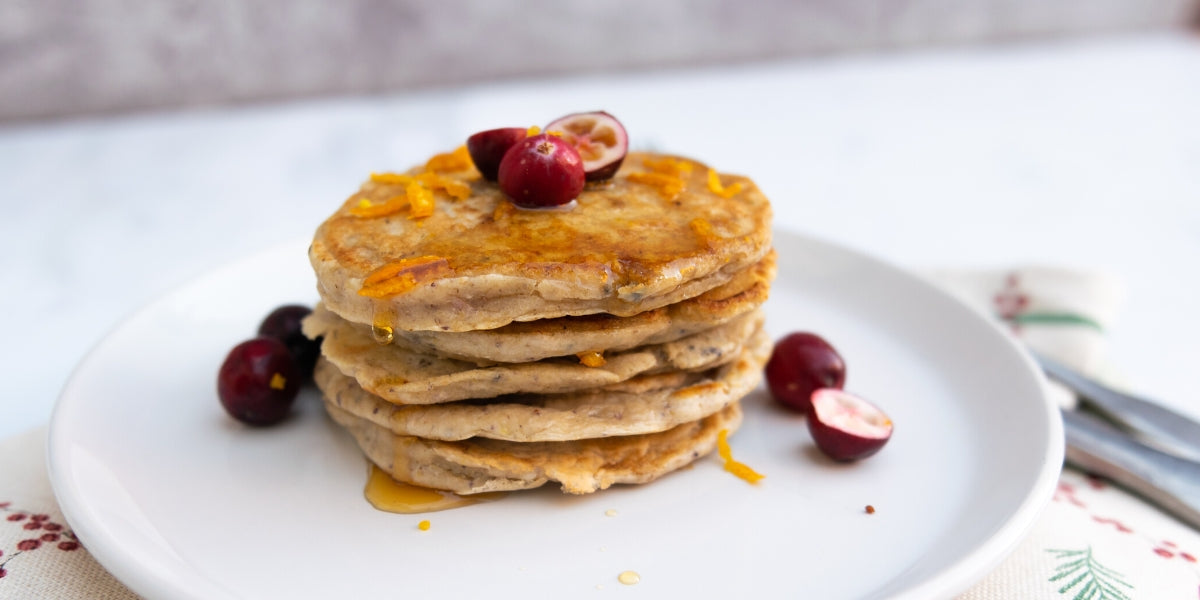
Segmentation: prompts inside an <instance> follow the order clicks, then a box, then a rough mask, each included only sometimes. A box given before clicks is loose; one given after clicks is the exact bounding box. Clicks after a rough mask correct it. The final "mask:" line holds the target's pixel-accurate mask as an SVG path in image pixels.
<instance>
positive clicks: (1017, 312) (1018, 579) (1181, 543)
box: [931, 268, 1200, 600]
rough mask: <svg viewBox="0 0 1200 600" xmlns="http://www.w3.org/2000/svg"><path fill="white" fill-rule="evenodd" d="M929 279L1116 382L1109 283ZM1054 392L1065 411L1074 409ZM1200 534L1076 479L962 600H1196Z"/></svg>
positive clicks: (1020, 275) (1073, 276)
mask: <svg viewBox="0 0 1200 600" xmlns="http://www.w3.org/2000/svg"><path fill="white" fill-rule="evenodd" d="M931 277H932V278H933V279H934V280H935V281H937V282H939V283H941V284H942V285H943V286H945V287H946V288H947V289H949V290H951V291H952V292H953V293H955V294H956V295H958V296H959V297H961V298H962V299H964V300H966V301H967V302H969V303H971V304H973V305H975V306H976V307H978V308H980V309H982V310H984V311H986V312H988V313H990V314H993V315H995V316H996V317H997V318H998V319H999V320H1000V321H1001V322H1003V323H1004V326H1006V327H1009V328H1011V330H1012V331H1013V333H1014V334H1016V336H1017V337H1018V338H1019V339H1020V340H1022V341H1023V342H1024V343H1025V344H1027V345H1028V346H1029V347H1030V348H1032V349H1034V350H1036V351H1038V352H1041V353H1043V354H1045V355H1047V356H1049V357H1051V358H1055V359H1057V360H1058V361H1059V362H1062V363H1064V364H1067V365H1070V366H1072V367H1074V368H1075V369H1077V370H1079V371H1082V372H1084V373H1088V374H1091V375H1093V376H1095V377H1098V378H1100V379H1107V380H1108V381H1110V382H1112V381H1115V380H1117V379H1119V378H1116V377H1113V375H1112V373H1111V370H1110V369H1108V368H1107V366H1106V365H1107V363H1106V361H1105V357H1104V353H1105V339H1104V331H1105V330H1106V329H1107V328H1109V327H1110V326H1111V325H1112V323H1113V321H1114V319H1115V317H1116V316H1117V312H1118V310H1119V308H1120V304H1121V301H1122V291H1121V287H1120V285H1119V284H1118V282H1117V281H1116V280H1115V279H1113V278H1112V277H1109V276H1106V275H1103V274H1099V273H1088V272H1082V271H1070V270H1063V269H1047V268H1027V269H1016V270H995V271H961V272H949V271H943V272H937V273H933V274H931ZM1054 387H1055V392H1054V393H1055V394H1056V399H1057V400H1059V401H1060V404H1061V405H1063V406H1064V407H1068V408H1069V407H1072V406H1073V405H1074V397H1073V396H1072V395H1071V393H1070V392H1068V391H1067V390H1066V389H1064V388H1061V387H1059V386H1054ZM1198 557H1200V534H1197V532H1196V531H1194V530H1192V529H1191V528H1189V527H1187V526H1186V525H1183V524H1181V523H1179V522H1178V521H1176V520H1174V519H1173V518H1171V517H1169V516H1166V515H1164V514H1163V513H1162V512H1160V511H1158V510H1157V509H1155V508H1154V507H1152V506H1150V505H1148V504H1146V503H1145V502H1143V501H1141V500H1139V499H1137V498H1135V497H1133V496H1131V495H1129V494H1128V493H1126V492H1124V491H1122V490H1120V489H1118V488H1115V487H1112V486H1110V485H1109V484H1107V483H1106V482H1104V481H1102V480H1100V479H1097V478H1094V477H1089V476H1088V475H1086V474H1083V473H1080V472H1078V471H1075V470H1072V469H1066V470H1065V471H1064V472H1063V474H1062V477H1061V478H1060V479H1059V484H1058V490H1057V491H1056V493H1055V495H1054V499H1053V501H1051V503H1050V505H1049V506H1047V507H1046V510H1045V512H1044V513H1043V514H1042V516H1041V518H1040V519H1039V520H1038V521H1037V523H1036V524H1035V525H1034V527H1033V529H1032V531H1031V532H1030V533H1029V535H1028V537H1026V538H1025V540H1024V541H1023V542H1022V543H1021V544H1020V545H1019V546H1018V547H1017V549H1016V550H1015V551H1014V552H1013V553H1012V554H1011V555H1010V556H1009V557H1008V558H1007V559H1006V560H1005V561H1004V562H1003V563H1002V564H1001V565H1000V566H999V567H998V568H996V569H995V570H994V571H993V572H992V573H990V574H989V575H988V576H987V577H986V578H985V579H984V580H983V581H981V582H979V583H978V584H977V585H975V586H974V587H972V588H971V589H970V590H969V591H967V592H966V593H964V594H963V595H961V596H960V597H959V600H999V599H1010V598H1022V599H1030V600H1038V599H1054V600H1061V599H1064V598H1068V599H1078V600H1084V599H1096V600H1099V599H1108V600H1112V599H1129V598H1196V597H1197V595H1198V593H1200V565H1198V564H1197V558H1198Z"/></svg>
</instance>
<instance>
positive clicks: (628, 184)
mask: <svg viewBox="0 0 1200 600" xmlns="http://www.w3.org/2000/svg"><path fill="white" fill-rule="evenodd" d="M664 158H666V159H669V160H668V161H666V162H667V163H668V164H669V165H676V166H677V165H688V169H690V173H689V172H684V173H679V174H678V175H676V176H675V178H676V179H675V180H676V181H678V182H680V183H682V189H674V190H673V189H670V186H660V185H654V184H653V183H652V182H651V183H647V182H646V179H647V178H644V177H642V178H640V179H641V181H639V177H638V176H636V175H635V176H634V177H633V178H631V177H630V175H631V174H635V173H651V172H652V168H653V167H654V165H655V164H656V163H655V162H654V161H662V159H664ZM657 164H659V165H661V164H662V162H659V163H657ZM659 171H660V172H658V173H654V175H652V176H651V177H650V178H649V179H651V180H657V181H667V180H669V179H670V177H668V176H667V175H663V173H662V172H661V171H662V169H661V166H660V168H659ZM676 171H677V172H678V169H676ZM420 172H422V169H421V168H418V169H414V170H413V171H411V172H410V173H412V174H416V173H420ZM708 173H709V169H708V167H706V166H704V165H702V164H700V163H698V162H695V161H691V160H687V159H677V158H674V157H664V156H660V155H653V154H645V153H630V155H629V156H628V157H626V160H625V163H624V165H623V166H622V169H621V171H620V172H618V173H617V175H616V176H615V177H614V178H613V179H612V180H610V181H608V182H604V183H600V184H590V185H589V186H588V188H587V189H585V190H584V192H583V193H581V194H580V196H579V198H578V199H577V200H576V201H575V203H573V204H570V205H567V206H565V207H561V208H557V209H542V210H523V209H519V208H517V207H515V206H514V205H513V204H512V203H510V202H509V201H508V200H507V199H506V197H505V196H504V194H503V192H501V191H500V189H499V186H497V185H496V184H495V183H491V182H487V181H485V180H483V178H482V177H481V176H480V175H479V173H478V172H477V171H476V170H475V169H474V168H473V167H470V166H467V167H466V168H463V169H461V170H457V171H446V170H443V171H441V172H440V175H441V176H442V177H445V178H448V179H451V180H454V181H456V182H460V183H463V184H466V185H468V186H469V187H470V196H469V197H467V198H466V199H462V200H458V199H454V198H452V197H451V196H450V195H449V194H448V193H446V191H445V190H443V189H435V190H434V191H433V195H434V207H433V212H432V214H431V215H430V216H428V217H425V218H415V219H414V218H410V213H409V212H408V211H407V210H406V211H402V212H399V213H395V214H391V215H388V216H382V217H360V216H355V215H354V214H352V212H351V209H353V208H354V207H356V206H360V205H362V204H363V201H364V200H366V201H367V202H369V203H371V204H374V205H379V204H382V203H384V202H386V201H387V200H388V199H391V198H395V197H396V196H402V195H403V194H404V193H405V187H404V186H403V185H389V184H385V183H379V182H375V181H369V182H367V183H365V184H364V185H363V186H362V187H361V188H360V190H359V191H358V192H357V193H355V194H354V195H353V196H351V197H350V198H349V199H348V200H347V201H346V202H345V203H344V204H343V205H342V207H341V208H340V209H339V210H338V211H337V212H336V213H335V214H334V215H333V216H331V217H330V218H329V219H328V220H326V221H325V223H323V224H322V225H321V226H320V228H319V229H318V230H317V232H316V235H315V237H314V240H313V244H312V246H311V248H310V250H309V258H310V260H311V262H312V265H313V268H314V270H315V271H316V274H317V280H318V291H319V292H320V295H321V299H322V301H323V302H324V303H325V305H326V306H327V307H328V308H329V309H330V310H332V311H333V312H335V313H337V314H338V315H340V316H342V317H343V318H345V319H347V320H349V321H353V322H358V323H364V324H371V325H380V326H387V327H391V328H393V329H400V330H409V331H470V330H478V329H493V328H496V327H501V326H504V325H507V324H508V323H511V322H514V321H532V320H536V319H550V318H557V317H564V316H574V315H587V314H596V313H608V314H612V315H617V316H630V315H634V314H638V313H641V312H644V311H647V310H652V309H655V308H658V307H661V306H666V305H669V304H673V303H675V302H679V301H681V300H684V299H686V298H691V297H694V296H697V295H699V294H702V293H704V292H705V291H707V290H710V289H712V288H715V287H717V286H720V285H722V284H724V283H726V282H727V281H729V280H730V279H732V278H733V276H734V275H735V274H736V273H738V272H739V271H741V270H743V269H745V268H747V267H749V266H750V265H753V264H754V263H757V262H758V261H760V260H761V259H762V258H763V257H764V256H765V255H766V254H767V252H768V251H769V249H770V245H771V230H770V219H771V209H770V205H769V203H768V202H767V199H766V198H765V197H764V196H763V195H762V194H761V193H760V192H759V191H758V188H757V187H755V186H754V184H753V183H752V182H751V181H750V180H749V179H747V178H745V177H740V176H732V175H725V176H720V178H719V183H720V184H721V185H722V186H724V187H725V188H726V189H728V188H730V187H732V186H734V185H735V184H740V185H741V187H742V189H741V191H739V192H738V193H736V194H734V195H732V196H731V197H729V198H725V197H723V196H722V195H721V194H718V193H715V192H714V191H713V189H712V188H711V187H710V185H709V174H708ZM655 176H657V177H655ZM664 178H665V179H664ZM380 269H383V270H382V271H377V270H380ZM372 273H376V276H375V278H374V279H376V280H378V279H379V278H380V275H383V274H385V273H386V279H387V280H388V282H389V283H393V282H394V283H398V284H400V285H398V286H393V289H397V290H402V291H399V292H398V293H393V294H389V295H386V296H384V297H376V298H371V297H367V296H364V295H362V294H360V293H359V292H360V290H362V289H363V284H364V280H365V279H367V277H368V276H369V275H371V274H372Z"/></svg>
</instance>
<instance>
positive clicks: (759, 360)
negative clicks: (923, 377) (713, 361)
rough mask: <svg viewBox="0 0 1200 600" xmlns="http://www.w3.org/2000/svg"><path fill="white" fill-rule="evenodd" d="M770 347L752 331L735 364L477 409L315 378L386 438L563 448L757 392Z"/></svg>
mask: <svg viewBox="0 0 1200 600" xmlns="http://www.w3.org/2000/svg"><path fill="white" fill-rule="evenodd" d="M770 349H771V340H770V338H769V337H768V336H767V335H766V334H765V333H763V332H762V331H761V330H758V331H757V333H756V335H755V336H754V339H753V341H752V342H751V343H750V344H749V345H748V347H747V348H746V350H745V351H743V352H742V353H741V354H740V355H739V356H738V357H737V360H735V361H733V362H731V363H728V364H726V365H724V366H721V367H718V368H715V369H711V370H709V371H705V372H699V373H684V372H679V371H675V372H670V373H662V374H658V375H644V376H641V377H637V378H634V379H631V380H629V381H627V382H623V383H620V384H616V385H612V386H608V387H603V388H598V389H590V390H583V391H578V392H573V393H563V394H521V395H510V396H503V397H500V398H495V399H493V400H490V401H480V402H451V403H447V404H436V405H429V406H399V405H396V404H392V403H390V402H387V401H385V400H383V399H382V398H379V397H378V396H374V395H372V394H369V393H367V392H366V391H364V390H363V389H362V388H361V387H359V386H358V385H357V384H356V382H355V381H354V380H353V379H352V378H350V377H347V376H345V375H343V374H342V373H341V372H340V371H338V369H337V368H336V367H334V366H333V365H332V364H330V363H329V362H327V361H325V360H322V361H320V362H319V363H318V365H317V369H316V373H315V378H316V382H317V387H319V388H320V389H321V391H322V392H323V393H324V395H325V398H326V401H328V402H330V403H331V404H334V405H336V406H337V407H338V408H340V409H342V410H345V411H346V412H348V413H351V414H354V415H355V416H358V417H361V418H363V419H367V420H369V421H371V422H373V423H375V424H377V425H379V426H382V427H385V428H387V429H389V430H390V431H391V432H392V433H395V434H398V435H406V436H416V437H421V438H427V439H436V440H446V441H455V440H463V439H467V438H470V437H476V436H478V437H483V438H491V439H497V440H508V441H513V442H544V441H566V440H580V439H587V438H600V437H611V436H626V435H635V434H645V433H654V432H657V431H664V430H666V429H670V428H672V427H675V426H677V425H680V424H682V423H687V422H690V421H696V420H698V419H702V418H704V417H707V416H708V415H711V414H713V413H715V412H717V411H719V410H721V409H723V408H724V407H726V406H728V405H730V404H732V403H734V402H737V401H738V400H740V399H741V398H742V397H743V396H745V395H746V394H747V393H749V392H750V391H751V390H753V389H754V387H755V386H756V385H758V382H759V379H760V373H761V372H762V368H763V366H764V365H765V364H766V361H767V358H768V356H769V354H770Z"/></svg>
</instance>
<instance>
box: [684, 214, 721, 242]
mask: <svg viewBox="0 0 1200 600" xmlns="http://www.w3.org/2000/svg"><path fill="white" fill-rule="evenodd" d="M688 225H690V226H691V228H692V232H693V233H695V234H696V237H698V238H700V239H702V240H704V241H705V243H707V242H709V241H711V240H712V239H713V238H715V237H717V234H716V232H715V231H713V226H712V223H709V222H708V219H701V218H699V217H697V218H695V219H692V220H691V221H690V222H689V223H688Z"/></svg>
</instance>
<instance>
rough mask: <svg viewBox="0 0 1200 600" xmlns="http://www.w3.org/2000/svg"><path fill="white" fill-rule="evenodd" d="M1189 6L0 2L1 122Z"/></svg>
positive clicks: (1143, 25)
mask: <svg viewBox="0 0 1200 600" xmlns="http://www.w3.org/2000/svg"><path fill="white" fill-rule="evenodd" d="M1197 4H1198V1H1197V0H1087V1H1082V0H800V1H791V2H789V1H785V0H764V1H761V2H748V1H742V2H738V1H735V0H692V1H687V0H657V1H644V0H612V1H607V2H605V1H590V2H585V1H553V0H518V1H512V2H495V1H489V0H446V1H441V2H432V1H430V2H417V1H413V0H409V1H394V2H389V1H385V0H346V1H342V2H325V1H322V0H291V1H288V0H210V1H206V2H205V1H196V0H161V1H157V2H148V1H137V0H96V1H87V0H84V1H82V2H76V1H72V0H42V1H36V0H4V1H3V2H0V121H17V120H30V119H46V118H56V117H65V116H74V115H84V114H93V113H113V112H125V111H132V110H143V109H165V108H174V107H183V106H204V105H214V104H227V103H236V102H247V101H262V100H274V99H286V98H298V97H310V96H329V95H346V94H361V93H379V92H389V91H396V90H413V89H421V88H429V87H436V86H446V85H452V84H462V83H468V82H476V81H494V80H499V79H504V78H512V77H533V76H552V75H568V74H579V73H594V72H600V71H613V70H628V69H648V68H655V67H664V66H689V65H698V64H714V63H723V64H730V63H737V62H743V61H752V60H764V59H765V60H778V59H786V58H792V57H796V56H805V55H822V54H829V53H835V52H863V51H871V50H877V49H883V48H913V47H919V46H923V45H948V44H964V43H997V42H1005V41H1008V40H1013V39H1023V38H1030V37H1046V36H1082V35H1092V34H1097V33H1110V34H1111V33H1119V32H1134V31H1144V30H1150V29H1167V28H1172V29H1178V28H1184V27H1189V26H1191V25H1192V24H1194V22H1195V17H1196V14H1197Z"/></svg>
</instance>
